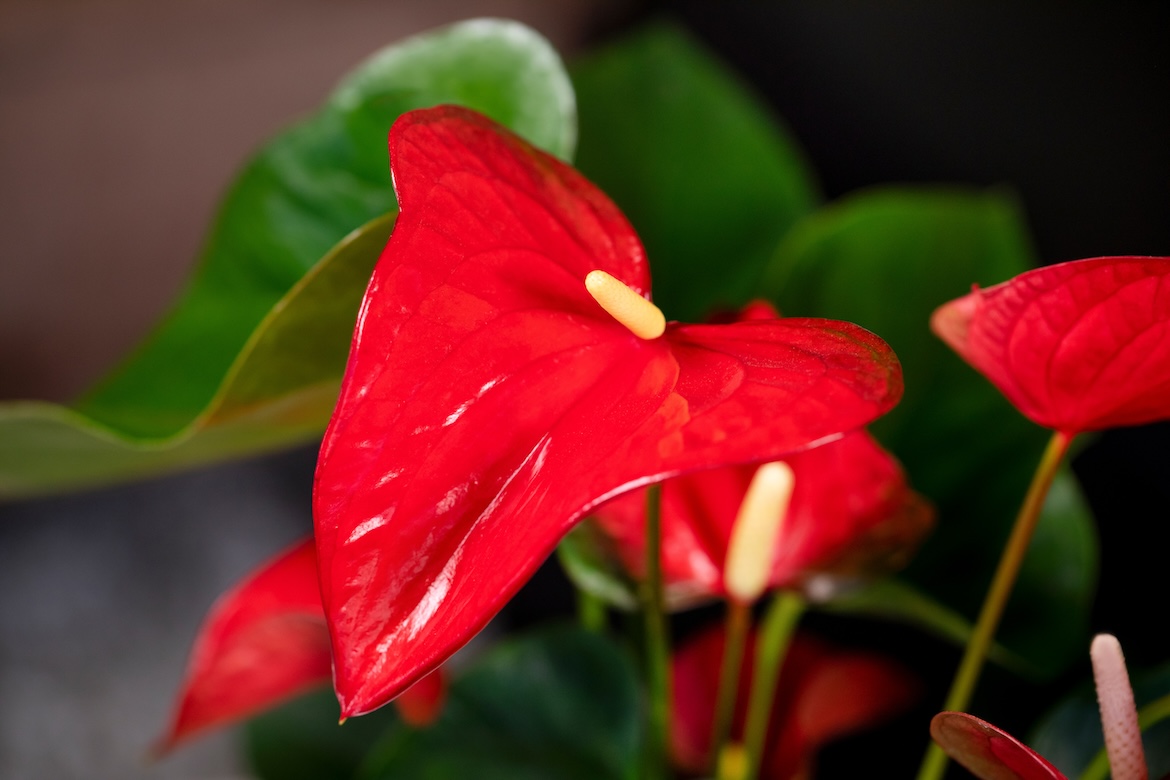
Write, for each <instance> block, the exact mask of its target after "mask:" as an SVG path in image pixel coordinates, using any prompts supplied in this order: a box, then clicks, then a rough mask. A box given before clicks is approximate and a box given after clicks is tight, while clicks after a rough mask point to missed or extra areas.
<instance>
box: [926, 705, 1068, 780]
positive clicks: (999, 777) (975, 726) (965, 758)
mask: <svg viewBox="0 0 1170 780" xmlns="http://www.w3.org/2000/svg"><path fill="white" fill-rule="evenodd" d="M930 736H931V737H933V738H934V741H935V742H937V743H938V745H939V747H941V748H942V749H943V750H944V751H946V754H947V755H948V756H950V757H951V758H953V759H954V760H955V761H958V762H959V763H960V764H962V765H963V766H964V767H966V768H967V769H968V770H969V771H970V772H971V773H972V774H973V775H975V776H976V777H978V778H980V780H1067V778H1066V777H1065V776H1064V775H1063V774H1062V773H1061V772H1060V770H1058V769H1057V768H1056V767H1054V766H1053V765H1052V764H1050V763H1049V762H1048V760H1047V759H1046V758H1044V756H1042V755H1040V754H1039V753H1037V752H1036V751H1035V750H1032V748H1030V747H1028V746H1027V745H1025V744H1024V743H1023V742H1020V741H1019V740H1018V739H1016V738H1015V737H1013V736H1012V735H1011V734H1008V733H1007V732H1005V731H1003V730H1002V729H999V728H997V727H996V726H993V725H991V724H990V723H988V722H987V721H985V720H980V719H979V718H976V717H975V716H974V715H968V714H967V713H965V712H940V713H938V714H937V715H935V716H934V718H932V719H931V721H930Z"/></svg>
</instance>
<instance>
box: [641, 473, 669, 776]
mask: <svg viewBox="0 0 1170 780" xmlns="http://www.w3.org/2000/svg"><path fill="white" fill-rule="evenodd" d="M661 548H662V517H661V493H660V489H659V486H658V485H651V486H650V487H649V488H648V489H647V491H646V576H645V577H644V578H643V580H642V593H641V596H642V614H643V619H644V621H645V622H644V629H645V638H644V639H645V652H646V687H647V691H648V695H649V699H650V703H649V712H648V723H647V730H648V733H647V740H646V772H645V773H644V774H643V777H645V778H647V780H654V778H663V777H666V749H667V742H668V740H669V738H670V647H669V638H668V637H667V627H666V608H665V605H664V603H663V589H662V558H661V553H660V550H661Z"/></svg>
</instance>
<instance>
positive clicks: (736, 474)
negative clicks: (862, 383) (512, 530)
mask: <svg viewBox="0 0 1170 780" xmlns="http://www.w3.org/2000/svg"><path fill="white" fill-rule="evenodd" d="M784 461H785V462H786V463H788V465H789V466H791V467H792V471H793V474H794V475H795V478H796V479H795V489H794V490H793V494H792V501H791V503H790V505H789V508H788V512H787V514H786V516H785V519H784V521H783V525H782V527H781V531H780V536H779V538H778V540H777V543H776V552H775V557H774V558H773V559H772V571H771V575H770V576H769V578H768V584H769V587H772V588H780V587H801V586H804V585H809V584H810V581H811V580H812V578H814V577H816V578H817V583H816V586H817V587H819V586H821V585H828V584H830V583H829V582H828V580H826V579H825V578H826V577H827V578H830V579H832V580H846V581H847V580H851V579H853V578H854V577H857V576H865V575H867V574H869V575H872V574H877V573H885V572H887V571H889V570H891V569H893V568H897V567H898V566H900V565H901V564H903V563H905V562H906V561H907V560H909V556H910V554H911V553H912V552H913V550H914V549H915V548H916V547H917V544H918V542H919V540H921V538H922V537H923V535H924V534H925V533H926V531H928V530H929V528H930V525H931V520H932V515H933V513H932V511H931V509H930V507H929V505H928V504H927V503H926V502H925V501H924V500H923V499H922V498H920V497H919V496H918V495H917V494H915V493H914V492H913V491H912V490H910V489H909V487H908V486H907V484H906V479H905V475H904V473H903V472H902V468H901V466H900V465H899V464H898V462H897V461H896V460H895V459H894V457H893V456H892V455H890V454H889V453H888V452H886V451H885V450H884V449H882V447H881V446H880V445H879V444H878V443H877V442H876V441H874V439H873V437H871V436H870V435H869V434H868V433H866V432H864V431H854V432H851V433H848V434H846V435H845V436H843V437H842V438H841V439H838V440H837V441H834V442H830V443H828V444H823V445H821V446H820V447H815V448H813V449H810V450H804V451H802V452H798V453H796V454H794V455H790V456H788V457H786V458H784ZM755 469H756V466H754V465H741V466H731V467H727V468H719V469H710V470H707V471H700V472H695V473H692V474H687V475H685V476H681V477H675V478H674V479H669V480H667V481H666V482H664V483H663V485H662V503H661V507H662V576H663V580H664V583H665V586H666V598H667V602H668V603H669V604H670V605H671V606H672V607H686V606H689V605H692V604H694V603H695V602H696V601H700V600H704V599H707V598H711V597H724V596H726V589H725V587H724V575H725V570H724V564H725V561H726V558H727V548H728V544H729V541H730V538H731V531H732V527H733V525H734V523H735V519H736V513H737V511H738V510H739V506H740V503H741V502H742V501H743V497H744V493H745V492H746V491H747V487H748V483H749V482H750V481H751V479H752V475H753V474H754V472H755ZM645 500H646V499H645V495H644V491H642V490H638V491H634V492H631V493H627V494H625V495H623V496H620V497H618V498H616V499H614V500H613V501H610V502H608V503H606V504H605V505H603V506H601V507H599V508H598V509H597V510H596V512H594V517H595V518H596V520H597V522H598V525H599V526H600V528H601V529H602V530H603V531H604V532H605V533H606V535H607V536H608V537H609V538H611V539H612V540H613V541H614V546H615V548H616V551H617V554H618V556H619V557H620V558H621V560H622V562H623V563H624V564H625V566H626V567H627V568H628V569H629V570H630V571H632V572H634V573H635V575H640V574H641V572H642V569H643V566H644V560H645V547H646V534H645V526H646V523H645V520H644V517H643V512H644V507H645Z"/></svg>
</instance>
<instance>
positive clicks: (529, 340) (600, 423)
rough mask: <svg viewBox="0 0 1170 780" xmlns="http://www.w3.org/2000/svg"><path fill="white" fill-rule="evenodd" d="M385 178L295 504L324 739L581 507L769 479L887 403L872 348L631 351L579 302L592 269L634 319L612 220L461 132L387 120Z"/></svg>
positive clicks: (577, 194)
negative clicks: (310, 500)
mask: <svg viewBox="0 0 1170 780" xmlns="http://www.w3.org/2000/svg"><path fill="white" fill-rule="evenodd" d="M390 160H391V169H392V172H393V178H394V184H395V188H396V191H397V194H398V201H399V204H400V213H399V217H398V221H397V223H396V226H395V228H394V233H393V235H392V236H391V238H390V242H389V244H388V245H387V247H386V250H385V252H384V253H383V255H382V257H381V259H380V260H379V263H378V266H377V267H376V269H375V271H374V275H373V278H372V280H371V282H370V286H369V289H368V290H367V293H366V297H365V301H364V303H363V305H362V309H361V312H360V314H359V318H358V323H357V329H356V332H355V335H354V342H353V346H352V349H351V352H350V358H349V364H348V367H347V369H346V374H345V378H344V381H343V384H342V389H341V397H340V400H339V402H338V405H337V409H336V411H335V412H334V415H333V419H332V421H331V422H330V425H329V428H328V430H327V431H326V435H325V441H324V443H323V444H322V447H321V456H320V460H319V462H318V468H317V478H316V487H315V491H314V515H315V522H316V538H317V546H318V547H317V549H318V555H319V563H320V566H321V590H322V596H323V599H324V603H325V611H326V615H327V617H328V620H329V623H330V631H331V635H332V639H333V647H334V662H335V664H336V669H335V676H334V682H335V685H336V688H337V692H338V698H339V699H340V701H341V706H342V711H343V713H344V714H345V715H354V714H360V713H362V712H367V711H369V710H372V709H374V708H376V707H378V706H380V705H382V704H384V703H385V702H386V701H388V700H390V699H392V698H393V697H394V696H396V695H397V694H398V693H399V692H401V691H402V690H403V689H405V688H406V687H407V686H409V685H410V684H411V683H412V682H413V681H415V680H416V679H418V678H419V677H421V676H422V675H423V674H425V673H426V672H428V671H430V670H431V669H433V668H435V667H436V666H437V665H438V664H439V663H441V662H442V661H443V660H444V659H445V658H447V657H448V656H450V655H451V654H452V653H453V652H454V651H455V650H456V649H458V648H459V647H460V646H462V645H463V644H464V643H465V642H467V641H468V640H469V639H470V638H471V637H472V636H474V635H475V633H476V632H478V631H479V630H480V629H481V628H483V627H484V625H485V624H486V623H487V622H488V620H490V619H491V617H492V616H493V615H495V614H496V613H497V612H498V611H499V610H500V608H501V607H502V606H503V605H504V603H505V602H507V600H508V599H509V598H510V597H511V596H512V594H514V593H515V592H516V591H517V590H518V589H519V588H520V586H521V585H522V584H523V583H524V582H525V581H526V580H527V579H528V578H529V577H530V576H531V575H532V573H533V572H534V571H535V570H536V568H537V567H538V566H539V565H540V563H541V562H542V561H543V560H544V558H545V557H546V556H547V555H548V554H549V553H550V552H551V551H552V550H553V548H554V547H555V546H556V544H557V542H558V541H559V540H560V539H561V538H562V537H563V536H564V535H565V534H566V533H567V532H568V531H569V530H570V529H571V528H572V526H573V524H574V523H576V522H577V521H578V519H579V518H580V517H581V516H582V515H583V514H584V513H586V512H587V511H589V510H590V509H591V508H592V507H594V506H595V505H597V504H599V503H600V502H602V501H604V500H606V499H608V498H610V497H612V496H615V495H617V494H619V493H621V492H623V491H625V490H630V489H633V488H635V487H638V486H640V485H644V484H646V483H648V482H651V481H655V480H660V479H663V478H666V477H669V476H673V475H675V474H679V473H683V472H686V471H690V470H694V469H699V468H706V467H710V466H714V465H721V464H730V463H738V462H746V461H762V460H772V459H775V458H777V457H779V456H781V455H784V454H787V453H789V452H792V451H794V450H797V449H800V448H803V447H806V446H809V445H810V444H813V443H815V442H818V441H821V440H823V439H826V438H828V437H832V436H835V435H836V434H837V433H839V432H840V431H844V430H849V429H852V428H857V427H859V426H862V425H865V424H866V423H868V422H869V421H870V420H872V419H874V418H875V417H877V416H878V415H880V414H882V413H884V412H885V411H887V410H888V409H889V408H890V407H891V406H892V405H893V404H894V403H895V402H896V401H897V399H898V397H899V395H900V393H901V370H900V367H899V366H898V363H897V360H896V358H895V357H894V355H893V353H892V352H891V351H890V349H889V347H888V346H887V345H886V344H885V342H883V341H882V340H881V339H879V338H877V337H876V336H874V335H873V334H871V333H869V332H867V331H865V330H863V329H861V328H859V327H857V326H854V325H851V324H848V323H840V322H831V321H826V320H812V319H791V320H775V321H767V322H746V323H738V324H733V325H708V326H705V325H693V326H689V325H679V324H677V323H671V324H669V325H668V326H667V330H666V333H665V335H663V336H661V337H659V338H656V339H652V340H643V339H640V338H638V337H636V336H634V335H633V334H632V333H631V332H630V331H629V330H627V329H626V328H625V327H624V326H622V325H620V324H618V322H617V321H615V320H614V319H613V318H612V317H610V316H609V315H608V314H606V313H605V311H604V310H603V309H602V308H601V307H600V306H599V305H598V304H597V303H596V302H595V301H594V300H593V299H592V298H591V297H590V295H589V294H588V293H587V291H586V289H585V286H584V279H585V276H586V275H587V274H588V273H589V272H590V271H593V270H595V269H600V270H603V271H606V272H608V273H609V274H611V275H613V276H614V277H616V278H617V279H619V280H621V281H622V282H624V283H625V284H627V285H628V286H629V287H631V288H632V289H633V290H635V291H637V292H638V293H640V294H642V295H648V290H649V286H650V283H649V275H648V270H647V267H646V260H645V257H644V254H643V250H642V247H641V244H640V243H639V241H638V238H637V236H636V235H635V234H634V232H633V230H632V229H631V228H630V226H629V224H628V223H627V222H626V220H625V218H624V217H623V216H622V215H621V213H620V212H619V211H618V210H617V208H616V207H615V206H614V205H613V204H612V203H611V202H610V201H609V200H608V199H607V198H606V197H605V196H604V195H602V194H601V193H600V192H599V191H598V190H597V189H596V188H594V187H593V186H592V185H591V184H589V182H587V181H586V180H585V179H584V178H582V177H581V175H580V174H578V173H577V172H576V171H574V170H573V169H572V168H570V167H568V166H567V165H565V164H563V163H561V162H560V161H558V160H556V159H554V158H553V157H551V156H549V155H547V154H545V153H543V152H540V151H538V150H536V149H534V148H533V147H531V146H530V145H528V144H527V143H525V142H524V141H522V140H521V139H519V138H517V137H516V136H514V135H512V134H511V133H509V132H508V131H507V130H505V129H503V128H502V127H500V126H499V125H497V124H495V123H493V122H492V121H490V120H488V119H486V118H484V117H482V116H480V115H478V114H476V113H474V112H471V111H469V110H466V109H462V108H455V107H449V106H446V107H439V108H435V109H428V110H424V111H416V112H412V113H409V114H406V115H404V116H403V117H401V118H400V119H399V120H398V121H397V122H396V123H395V124H394V127H393V128H392V129H391V132H390ZM712 261H713V262H717V261H718V259H717V258H712Z"/></svg>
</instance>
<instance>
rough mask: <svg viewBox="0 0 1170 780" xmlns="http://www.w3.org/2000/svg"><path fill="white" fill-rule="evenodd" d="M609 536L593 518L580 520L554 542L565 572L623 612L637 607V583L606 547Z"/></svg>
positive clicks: (589, 591) (585, 589)
mask: <svg viewBox="0 0 1170 780" xmlns="http://www.w3.org/2000/svg"><path fill="white" fill-rule="evenodd" d="M609 545H610V542H609V540H608V539H607V538H606V537H605V536H604V534H603V533H602V532H601V531H600V529H598V528H597V527H596V526H595V525H594V524H593V523H592V522H589V521H586V522H584V523H580V524H579V525H577V527H576V528H574V529H573V530H572V531H570V532H569V535H568V536H566V537H565V538H564V539H562V540H561V543H560V544H559V545H557V560H558V561H560V564H561V568H562V569H564V572H565V576H567V577H568V578H569V580H570V581H571V582H572V583H573V584H574V585H575V586H577V588H579V589H580V590H582V591H584V592H585V593H588V594H590V595H591V596H594V597H595V598H598V599H600V600H601V602H602V603H603V604H607V605H609V606H611V607H614V608H616V609H620V610H622V611H624V612H632V611H633V610H635V609H637V607H638V594H637V585H636V584H635V583H634V582H633V580H631V579H630V575H629V574H628V573H627V572H626V571H625V569H624V568H623V567H622V565H621V564H620V563H619V562H618V559H617V556H616V555H615V554H613V552H611V551H610V550H608V549H607V547H608V546H609Z"/></svg>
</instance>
